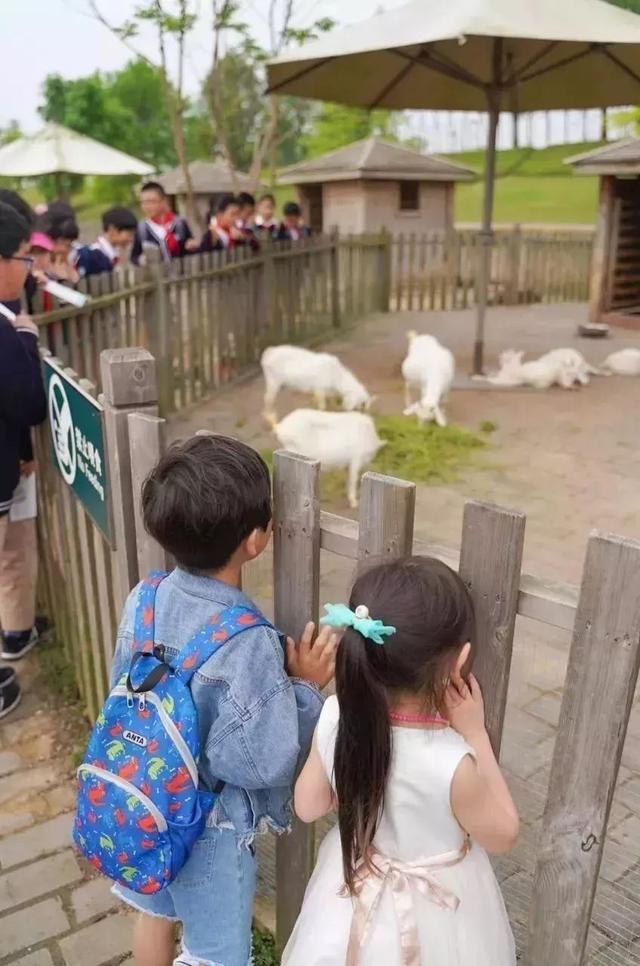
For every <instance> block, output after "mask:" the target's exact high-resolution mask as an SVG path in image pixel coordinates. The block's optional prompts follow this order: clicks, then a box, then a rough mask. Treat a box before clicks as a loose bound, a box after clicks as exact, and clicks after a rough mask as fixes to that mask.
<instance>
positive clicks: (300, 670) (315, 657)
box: [287, 622, 340, 688]
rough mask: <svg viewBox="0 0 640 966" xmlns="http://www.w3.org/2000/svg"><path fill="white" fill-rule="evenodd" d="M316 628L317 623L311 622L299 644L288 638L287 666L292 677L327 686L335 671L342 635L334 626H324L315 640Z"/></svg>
mask: <svg viewBox="0 0 640 966" xmlns="http://www.w3.org/2000/svg"><path fill="white" fill-rule="evenodd" d="M315 629H316V625H315V624H314V623H313V622H309V623H308V624H307V626H306V627H305V629H304V632H303V634H302V637H301V638H300V643H299V644H296V642H295V641H294V640H293V638H291V637H288V638H287V667H288V670H289V674H290V676H291V677H292V678H300V679H301V680H302V681H309V683H310V684H315V685H316V686H317V687H319V688H325V687H326V686H327V684H329V682H330V681H331V680H333V675H334V673H335V669H336V649H337V647H338V642H339V640H340V635H339V634H337V633H336V631H335V630H334V629H333V628H332V627H323V628H322V630H321V631H320V633H319V634H318V636H317V637H316V639H315V642H314V640H313V633H314V631H315Z"/></svg>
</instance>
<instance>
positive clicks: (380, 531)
mask: <svg viewBox="0 0 640 966" xmlns="http://www.w3.org/2000/svg"><path fill="white" fill-rule="evenodd" d="M415 508H416V487H415V483H407V482H406V481H405V480H396V479H395V478H394V477H392V476H382V475H381V474H379V473H365V474H364V476H363V477H362V486H361V492H360V529H359V538H358V560H359V562H360V566H367V565H368V564H371V563H376V562H379V561H382V560H392V559H394V558H396V557H403V556H406V555H407V554H410V553H411V550H412V547H413V524H414V516H415Z"/></svg>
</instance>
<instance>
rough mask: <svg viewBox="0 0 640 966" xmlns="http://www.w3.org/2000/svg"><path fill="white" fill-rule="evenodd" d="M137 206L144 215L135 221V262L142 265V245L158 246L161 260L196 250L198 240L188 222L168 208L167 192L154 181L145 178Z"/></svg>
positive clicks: (133, 252) (133, 253)
mask: <svg viewBox="0 0 640 966" xmlns="http://www.w3.org/2000/svg"><path fill="white" fill-rule="evenodd" d="M140 207H141V208H142V211H143V213H144V216H145V217H144V220H143V221H140V222H139V223H138V228H137V231H136V237H135V241H134V243H133V248H132V249H131V261H132V262H133V264H134V265H139V264H141V259H142V258H143V256H144V246H145V245H154V246H155V247H156V248H159V249H160V255H161V257H162V260H163V261H164V262H170V261H172V260H173V259H174V258H183V257H184V256H185V255H186V254H187V253H188V252H193V251H196V250H197V248H198V243H197V242H196V241H195V240H194V237H193V234H192V233H191V229H190V228H189V225H188V224H187V222H186V221H185V219H184V218H181V217H180V215H176V214H175V212H173V211H172V210H171V208H170V206H169V199H168V198H167V193H166V191H165V190H164V188H163V187H162V185H161V184H159V183H158V182H157V181H147V183H146V184H144V185H143V186H142V188H141V189H140Z"/></svg>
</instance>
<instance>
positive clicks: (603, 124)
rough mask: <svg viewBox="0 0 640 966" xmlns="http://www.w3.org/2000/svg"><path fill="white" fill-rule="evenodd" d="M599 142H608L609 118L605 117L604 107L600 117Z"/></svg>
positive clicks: (605, 110)
mask: <svg viewBox="0 0 640 966" xmlns="http://www.w3.org/2000/svg"><path fill="white" fill-rule="evenodd" d="M600 140H601V141H608V140H609V118H608V117H607V109H606V107H603V108H602V116H601V118H600Z"/></svg>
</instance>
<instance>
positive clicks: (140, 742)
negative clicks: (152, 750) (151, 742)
mask: <svg viewBox="0 0 640 966" xmlns="http://www.w3.org/2000/svg"><path fill="white" fill-rule="evenodd" d="M122 737H123V738H124V740H125V741H130V742H131V744H132V745H137V746H138V748H144V747H146V744H147V739H146V738H145V737H144V736H143V735H137V734H136V733H135V731H123V733H122Z"/></svg>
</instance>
